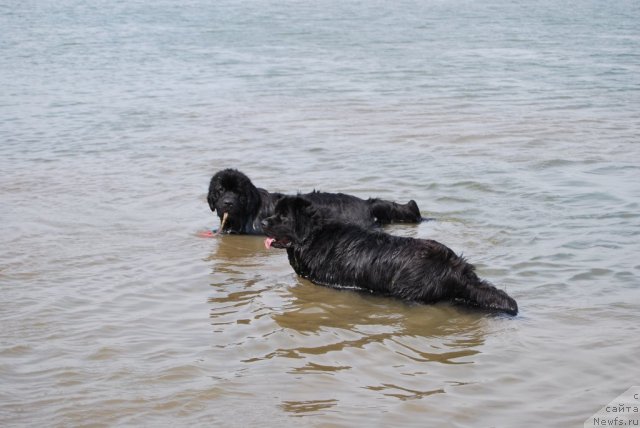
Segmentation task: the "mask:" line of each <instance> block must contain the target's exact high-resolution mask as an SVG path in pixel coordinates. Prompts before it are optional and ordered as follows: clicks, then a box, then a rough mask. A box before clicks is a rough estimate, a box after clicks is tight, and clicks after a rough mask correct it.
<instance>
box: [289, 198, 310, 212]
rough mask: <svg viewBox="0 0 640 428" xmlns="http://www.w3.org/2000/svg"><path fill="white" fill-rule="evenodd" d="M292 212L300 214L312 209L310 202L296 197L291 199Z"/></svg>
mask: <svg viewBox="0 0 640 428" xmlns="http://www.w3.org/2000/svg"><path fill="white" fill-rule="evenodd" d="M292 206H293V210H294V211H295V212H296V213H300V212H307V211H308V210H309V209H311V208H312V205H311V202H309V201H308V200H306V199H304V198H303V197H301V196H296V197H295V198H294V199H293V204H292Z"/></svg>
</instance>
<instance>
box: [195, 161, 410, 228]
mask: <svg viewBox="0 0 640 428" xmlns="http://www.w3.org/2000/svg"><path fill="white" fill-rule="evenodd" d="M284 196H285V195H283V194H282V193H270V192H268V191H266V190H265V189H260V188H257V187H256V186H254V185H253V183H252V182H251V180H250V179H249V177H247V176H246V175H244V174H243V173H242V172H240V171H238V170H235V169H224V170H222V171H218V172H217V173H216V174H215V175H214V176H213V177H212V178H211V182H210V183H209V193H208V195H207V202H208V203H209V207H210V208H211V211H214V212H216V213H217V215H218V217H219V218H220V220H222V217H223V214H224V213H225V212H227V213H228V214H229V215H228V218H227V222H226V224H225V227H224V229H223V232H226V233H243V234H245V233H246V234H262V233H263V232H262V225H261V221H262V220H263V219H264V218H266V217H269V216H271V215H272V214H273V210H274V207H275V204H276V203H277V202H278V201H279V200H280V199H281V198H283V197H284ZM304 196H305V197H306V198H308V199H309V200H311V201H312V202H313V203H315V204H317V205H319V206H324V207H327V208H329V209H330V210H331V211H332V212H333V213H334V215H335V216H337V218H339V219H340V220H341V221H344V222H349V223H354V224H358V225H360V226H362V227H371V226H373V225H382V224H388V223H395V222H408V223H419V222H420V221H422V217H421V215H420V210H419V209H418V205H417V204H416V203H415V201H413V200H411V201H409V202H408V203H407V204H404V205H403V204H398V203H396V202H391V201H385V200H382V199H368V200H364V199H360V198H358V197H356V196H352V195H346V194H344V193H325V192H316V191H313V192H311V193H307V194H305V195H304Z"/></svg>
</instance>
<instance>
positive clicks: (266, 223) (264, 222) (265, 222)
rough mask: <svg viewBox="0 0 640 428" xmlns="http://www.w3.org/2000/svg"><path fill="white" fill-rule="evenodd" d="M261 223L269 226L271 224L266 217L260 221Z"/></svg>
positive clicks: (263, 225)
mask: <svg viewBox="0 0 640 428" xmlns="http://www.w3.org/2000/svg"><path fill="white" fill-rule="evenodd" d="M260 224H261V225H262V227H268V226H269V222H268V221H267V219H266V218H265V219H264V220H262V221H261V222H260Z"/></svg>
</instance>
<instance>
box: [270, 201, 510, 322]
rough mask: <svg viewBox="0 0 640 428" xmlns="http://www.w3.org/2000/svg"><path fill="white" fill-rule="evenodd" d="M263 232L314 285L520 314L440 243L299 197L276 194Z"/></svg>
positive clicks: (507, 297) (504, 297) (294, 267)
mask: <svg viewBox="0 0 640 428" xmlns="http://www.w3.org/2000/svg"><path fill="white" fill-rule="evenodd" d="M262 229H263V230H264V232H265V233H266V235H267V236H268V238H267V239H266V240H265V245H266V247H267V248H270V247H272V246H273V247H276V248H286V250H287V254H288V256H289V263H290V264H291V266H292V267H293V269H294V270H295V271H296V273H297V274H298V275H300V276H302V277H303V278H308V279H309V280H311V281H312V282H315V283H317V284H321V285H327V286H333V287H349V288H357V289H364V290H369V291H371V292H375V293H380V294H385V295H391V296H395V297H399V298H401V299H405V300H411V301H416V302H423V303H433V302H437V301H443V300H448V301H452V302H460V303H464V304H467V305H471V306H475V307H479V308H482V309H488V310H492V311H498V312H506V313H507V314H510V315H516V314H517V313H518V305H517V303H516V301H515V300H514V299H512V298H511V297H509V296H508V295H507V293H505V292H504V291H502V290H499V289H497V288H496V287H494V286H493V285H491V284H490V283H488V282H486V281H484V280H482V279H480V278H478V276H477V275H476V274H475V272H474V267H473V265H471V264H469V263H467V262H466V261H465V260H464V259H463V258H462V257H459V256H457V255H456V254H455V253H454V252H453V251H452V250H451V249H449V248H448V247H446V246H444V245H443V244H441V243H439V242H436V241H432V240H425V239H413V238H404V237H399V236H392V235H389V234H386V233H383V232H381V231H375V230H366V229H363V228H360V227H358V226H357V225H352V224H344V223H341V222H337V221H336V220H335V218H333V216H332V213H330V212H327V211H326V210H325V209H323V208H322V207H317V206H315V205H314V204H313V203H312V201H309V200H307V199H306V198H304V197H291V196H290V197H284V198H282V199H281V200H280V201H279V202H278V204H277V206H276V207H275V212H274V215H273V216H271V217H269V218H267V219H265V220H263V221H262Z"/></svg>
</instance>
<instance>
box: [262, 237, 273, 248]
mask: <svg viewBox="0 0 640 428" xmlns="http://www.w3.org/2000/svg"><path fill="white" fill-rule="evenodd" d="M273 241H275V239H273V238H267V239H265V240H264V247H265V248H266V249H267V250H268V249H269V248H271V244H273Z"/></svg>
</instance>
